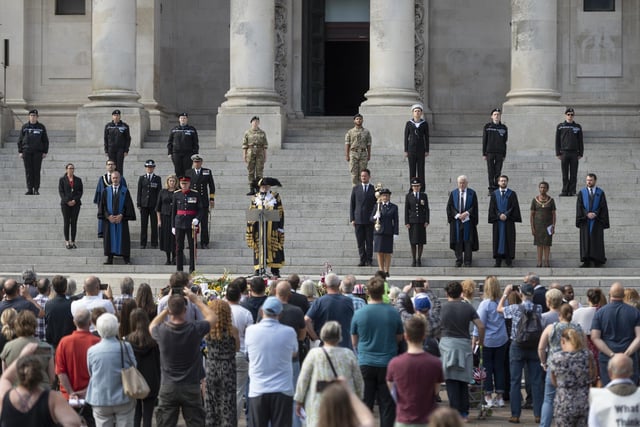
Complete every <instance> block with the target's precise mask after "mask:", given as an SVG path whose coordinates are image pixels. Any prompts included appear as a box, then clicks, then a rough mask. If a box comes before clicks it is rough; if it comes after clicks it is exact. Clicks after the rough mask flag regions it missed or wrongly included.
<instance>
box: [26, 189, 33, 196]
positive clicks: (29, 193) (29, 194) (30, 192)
mask: <svg viewBox="0 0 640 427" xmlns="http://www.w3.org/2000/svg"><path fill="white" fill-rule="evenodd" d="M24 195H25V196H33V191H31V190H28V191H27V192H26V193H24Z"/></svg>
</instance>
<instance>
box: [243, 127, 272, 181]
mask: <svg viewBox="0 0 640 427" xmlns="http://www.w3.org/2000/svg"><path fill="white" fill-rule="evenodd" d="M268 146H269V144H268V143H267V134H266V133H264V131H263V130H262V129H260V128H258V129H256V130H253V129H249V130H248V131H246V132H245V133H244V138H243V139H242V149H243V150H244V149H246V150H247V171H248V173H249V187H252V186H253V183H254V181H255V180H257V179H260V178H262V177H263V176H262V172H263V171H264V150H266V149H267V148H268Z"/></svg>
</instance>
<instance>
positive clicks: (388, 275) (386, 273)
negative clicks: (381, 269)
mask: <svg viewBox="0 0 640 427" xmlns="http://www.w3.org/2000/svg"><path fill="white" fill-rule="evenodd" d="M385 275H386V276H387V279H388V278H389V277H391V275H390V274H389V272H388V271H387V272H385Z"/></svg>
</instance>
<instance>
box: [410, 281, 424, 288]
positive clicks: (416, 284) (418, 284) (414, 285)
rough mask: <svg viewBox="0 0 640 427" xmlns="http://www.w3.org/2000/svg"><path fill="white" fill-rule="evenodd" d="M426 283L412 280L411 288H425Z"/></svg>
mask: <svg viewBox="0 0 640 427" xmlns="http://www.w3.org/2000/svg"><path fill="white" fill-rule="evenodd" d="M424 284H425V281H424V280H412V281H411V287H412V288H424Z"/></svg>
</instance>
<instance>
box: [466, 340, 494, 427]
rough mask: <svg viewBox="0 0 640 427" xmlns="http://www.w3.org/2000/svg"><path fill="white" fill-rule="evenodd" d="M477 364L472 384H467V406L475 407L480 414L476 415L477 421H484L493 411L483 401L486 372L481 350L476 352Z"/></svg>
mask: <svg viewBox="0 0 640 427" xmlns="http://www.w3.org/2000/svg"><path fill="white" fill-rule="evenodd" d="M477 353H478V354H479V357H478V363H477V366H476V367H474V368H473V382H472V383H471V384H469V404H470V406H471V407H473V406H476V407H477V408H478V410H479V411H480V413H479V414H478V419H479V420H485V419H487V417H490V416H491V415H492V414H493V410H492V409H491V406H490V405H487V402H485V400H484V387H483V386H484V381H485V380H486V379H487V371H485V369H484V367H483V366H482V365H483V363H482V350H481V349H480V350H479V351H478V352H477Z"/></svg>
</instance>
